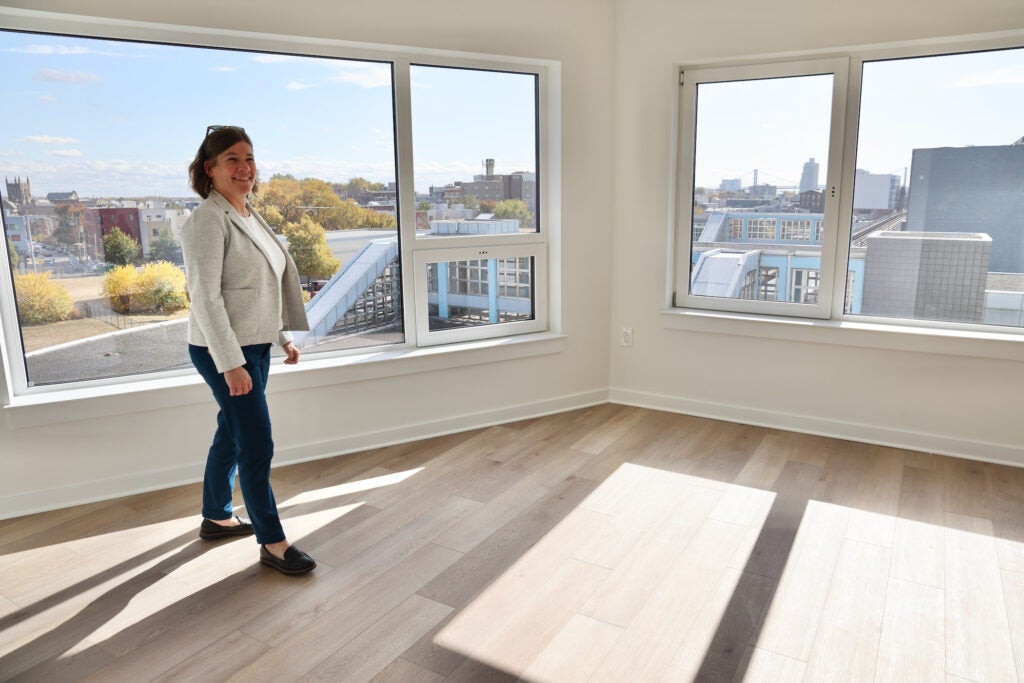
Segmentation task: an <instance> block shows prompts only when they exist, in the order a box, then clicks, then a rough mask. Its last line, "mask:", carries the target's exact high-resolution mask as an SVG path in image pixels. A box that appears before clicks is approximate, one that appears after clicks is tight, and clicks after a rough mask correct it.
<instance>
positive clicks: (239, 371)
mask: <svg viewBox="0 0 1024 683" xmlns="http://www.w3.org/2000/svg"><path fill="white" fill-rule="evenodd" d="M224 381H225V382H227V383H228V392H229V393H230V394H231V395H232V396H244V395H246V394H248V393H249V392H250V391H252V377H250V376H249V371H248V370H246V369H245V367H244V366H241V365H240V366H238V367H237V368H232V369H231V370H228V371H227V372H225V373H224Z"/></svg>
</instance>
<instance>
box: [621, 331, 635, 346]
mask: <svg viewBox="0 0 1024 683" xmlns="http://www.w3.org/2000/svg"><path fill="white" fill-rule="evenodd" d="M622 345H623V346H632V345H633V328H632V327H623V328H622Z"/></svg>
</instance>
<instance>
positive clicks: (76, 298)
mask: <svg viewBox="0 0 1024 683" xmlns="http://www.w3.org/2000/svg"><path fill="white" fill-rule="evenodd" d="M0 51H2V52H3V54H4V65H5V66H6V67H7V69H8V70H9V71H10V74H9V78H7V79H5V81H4V93H5V95H6V98H7V100H8V101H17V102H18V106H17V107H7V108H6V109H5V113H4V126H3V127H2V129H0V174H2V175H3V176H4V177H5V179H6V182H5V185H4V187H3V188H0V192H2V194H3V199H4V200H5V201H4V202H3V221H4V230H5V233H6V236H7V240H6V242H7V247H8V251H9V257H10V258H11V260H12V262H13V263H14V264H15V267H14V272H15V275H14V289H15V293H16V299H17V306H18V313H19V316H20V321H21V334H22V339H23V340H24V346H25V351H26V354H25V359H24V361H25V366H26V372H27V376H28V381H29V383H30V384H31V385H42V384H53V383H60V382H70V381H76V380H86V379H96V378H107V377H120V376H125V375H132V374H137V373H145V372H153V371H159V370H167V369H174V368H180V367H190V365H191V364H190V363H189V360H188V356H187V351H186V343H185V333H186V326H187V323H186V319H187V317H188V300H187V298H186V296H185V292H184V277H183V272H182V270H181V265H182V259H181V250H180V247H179V246H178V240H177V234H178V233H179V231H180V229H181V226H182V224H183V223H184V221H185V220H186V219H187V218H188V216H189V214H190V212H191V210H192V209H194V208H195V207H196V206H197V205H198V202H199V201H200V200H199V198H198V197H197V195H196V194H195V193H194V192H193V191H192V189H191V188H190V187H189V182H188V165H189V162H190V161H191V159H192V157H193V155H194V153H195V150H196V148H197V147H198V145H199V144H200V142H201V141H202V139H203V135H204V133H205V131H206V127H207V126H208V125H211V124H230V125H239V126H243V127H244V128H245V129H246V131H247V132H248V133H249V135H250V136H251V137H252V139H253V144H254V148H255V156H256V164H257V168H258V169H259V172H260V179H261V190H260V192H259V194H258V195H256V197H255V199H254V204H255V205H256V207H257V209H258V210H259V211H260V213H261V214H262V215H263V216H264V218H266V219H267V221H268V223H270V224H271V225H272V226H273V227H274V228H275V230H277V231H279V233H280V239H282V241H284V242H285V243H287V244H288V247H289V250H290V251H291V253H292V255H293V257H294V258H295V260H296V262H297V264H298V265H299V268H300V271H301V274H302V281H303V283H304V286H305V287H306V289H307V291H308V292H309V293H311V294H312V300H311V302H310V304H309V305H308V311H309V317H310V322H311V323H313V324H314V325H315V326H316V328H317V332H316V333H315V334H313V335H298V336H297V343H299V344H300V345H301V346H304V347H305V348H304V350H305V351H306V352H310V351H318V350H322V349H332V348H339V347H340V348H350V347H358V346H365V345H371V344H379V343H384V342H400V341H402V340H403V339H404V335H403V332H402V316H401V301H400V292H401V288H400V287H399V286H398V285H397V282H398V277H399V272H400V268H399V263H398V259H397V254H398V249H397V240H398V233H397V227H396V226H397V224H396V218H395V216H396V211H395V208H396V201H397V188H396V185H395V182H396V174H395V143H394V137H395V136H394V127H393V120H394V116H393V103H392V73H391V66H390V64H381V63H373V62H356V61H351V60H342V59H328V58H312V57H298V56H287V55H272V54H266V53H256V52H246V51H239V50H217V49H206V48H194V47H183V46H175V45H156V44H142V43H133V42H128V41H108V40H98V39H86V38H74V37H67V36H50V35H42V34H29V33H15V32H8V31H2V32H0ZM154 74H159V77H154ZM126 93H130V97H126ZM181 93H188V96H187V97H182V96H180V95H181ZM254 93H260V94H261V96H263V97H265V98H270V99H272V100H273V102H274V106H272V107H265V106H248V107H245V106H243V107H240V106H239V103H242V102H250V101H252V99H253V94H254ZM197 103H201V104H199V105H197ZM115 231H116V232H115ZM117 233H120V236H118V234H117ZM112 234H113V235H114V239H113V240H112V241H111V239H110V236H111V235H112ZM105 239H106V240H107V243H106V248H105ZM116 263H123V264H126V265H125V266H124V267H122V268H114V264H116ZM275 351H278V352H279V350H278V349H276V347H275Z"/></svg>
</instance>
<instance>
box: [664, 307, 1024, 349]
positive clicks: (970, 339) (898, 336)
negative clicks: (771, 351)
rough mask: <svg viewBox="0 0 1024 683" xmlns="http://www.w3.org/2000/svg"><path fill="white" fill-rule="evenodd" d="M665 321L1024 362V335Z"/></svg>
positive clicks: (694, 318) (765, 319)
mask: <svg viewBox="0 0 1024 683" xmlns="http://www.w3.org/2000/svg"><path fill="white" fill-rule="evenodd" d="M661 321H662V327H663V328H665V329H671V330H685V331H687V332H702V333H707V334H730V335H739V336H747V337H758V338H760V339H779V340H784V341H797V342H807V343H813V344H836V345H840V346H854V347H861V348H875V349H889V350H893V351H910V352H914V353H938V354H944V355H953V356H970V357H974V358H994V359H1002V360H1012V361H1024V335H1018V334H1009V333H1003V332H976V331H970V332H968V331H964V330H944V329H936V328H925V327H914V326H910V325H899V324H883V323H869V322H859V321H858V322H853V321H849V320H811V319H807V318H787V317H781V316H768V315H751V314H743V313H726V312H721V311H698V310H694V309H682V308H674V309H664V310H662V312H661Z"/></svg>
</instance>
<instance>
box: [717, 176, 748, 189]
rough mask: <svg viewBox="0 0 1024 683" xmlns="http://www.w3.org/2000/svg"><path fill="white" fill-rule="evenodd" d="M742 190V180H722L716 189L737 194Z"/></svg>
mask: <svg viewBox="0 0 1024 683" xmlns="http://www.w3.org/2000/svg"><path fill="white" fill-rule="evenodd" d="M742 188H743V179H742V178H722V182H721V184H720V185H719V186H718V189H719V190H721V191H722V192H739V191H740V190H741V189H742Z"/></svg>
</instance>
